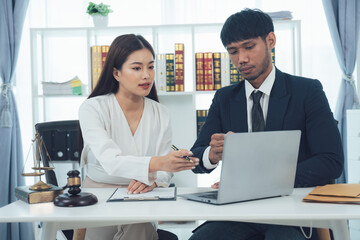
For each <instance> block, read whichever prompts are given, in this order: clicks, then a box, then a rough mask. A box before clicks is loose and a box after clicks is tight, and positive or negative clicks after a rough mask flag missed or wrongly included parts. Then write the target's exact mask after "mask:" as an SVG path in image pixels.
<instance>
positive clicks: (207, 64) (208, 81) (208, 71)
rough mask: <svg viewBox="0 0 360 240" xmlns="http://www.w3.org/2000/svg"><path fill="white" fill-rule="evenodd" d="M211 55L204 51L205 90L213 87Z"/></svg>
mask: <svg viewBox="0 0 360 240" xmlns="http://www.w3.org/2000/svg"><path fill="white" fill-rule="evenodd" d="M212 62H213V57H212V53H204V82H205V89H204V90H205V91H212V90H213V89H214V88H213V70H212Z"/></svg>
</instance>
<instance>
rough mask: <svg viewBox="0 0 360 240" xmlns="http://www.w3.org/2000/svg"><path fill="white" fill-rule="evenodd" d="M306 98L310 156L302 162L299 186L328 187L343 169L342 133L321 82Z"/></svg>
mask: <svg viewBox="0 0 360 240" xmlns="http://www.w3.org/2000/svg"><path fill="white" fill-rule="evenodd" d="M312 83H313V84H310V86H309V88H308V91H307V93H306V94H307V95H306V98H305V105H304V108H305V109H304V111H305V126H306V127H305V131H303V133H302V134H303V136H302V138H305V141H302V142H303V144H306V145H307V146H303V147H304V148H305V149H308V150H309V153H308V154H307V155H308V156H309V157H308V158H307V159H305V160H304V161H301V162H299V164H298V166H297V171H296V178H295V187H309V186H316V185H324V184H327V183H330V182H332V181H333V180H334V179H336V178H338V177H339V176H340V174H341V172H342V170H343V165H344V153H343V149H342V143H341V138H340V133H339V130H338V128H337V124H336V121H335V119H334V117H333V114H332V112H331V110H330V107H329V104H328V101H327V98H326V96H325V93H324V91H323V89H322V85H321V83H320V82H319V81H318V80H315V81H312Z"/></svg>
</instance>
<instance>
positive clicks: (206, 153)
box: [202, 146, 219, 170]
mask: <svg viewBox="0 0 360 240" xmlns="http://www.w3.org/2000/svg"><path fill="white" fill-rule="evenodd" d="M210 148H211V147H210V146H208V147H207V148H206V149H205V151H204V154H203V157H202V161H203V165H204V167H205V168H206V169H208V170H211V169H214V168H216V167H217V165H219V163H216V164H212V163H211V162H210V159H209V153H210Z"/></svg>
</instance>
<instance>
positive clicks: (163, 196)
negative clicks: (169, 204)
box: [107, 187, 177, 202]
mask: <svg viewBox="0 0 360 240" xmlns="http://www.w3.org/2000/svg"><path fill="white" fill-rule="evenodd" d="M176 191H177V189H176V187H168V188H154V189H153V190H152V191H151V192H147V193H139V194H127V188H117V189H115V191H114V192H113V194H111V196H110V197H109V199H108V200H107V202H131V201H134V202H137V201H175V200H176Z"/></svg>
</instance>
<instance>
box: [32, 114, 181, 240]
mask: <svg viewBox="0 0 360 240" xmlns="http://www.w3.org/2000/svg"><path fill="white" fill-rule="evenodd" d="M35 130H36V132H37V133H39V134H40V136H41V137H42V139H43V141H44V143H45V146H46V148H47V151H48V153H49V155H50V158H51V160H52V161H53V162H54V163H56V162H68V163H69V162H70V163H71V162H73V163H79V159H80V154H81V151H82V149H83V139H82V136H81V129H80V125H79V121H78V120H68V121H53V122H43V123H38V124H36V125H35ZM42 151H43V153H42V154H43V155H42V156H44V159H43V164H44V166H45V167H49V166H50V160H49V158H48V156H47V154H46V152H45V149H42ZM69 170H72V169H69ZM64 177H67V175H64ZM45 178H46V182H47V183H50V184H53V185H55V186H58V181H57V178H56V174H55V172H54V170H48V171H46V172H45ZM62 232H63V234H64V235H65V236H66V238H67V239H69V240H71V239H72V238H73V234H74V231H73V230H64V231H62ZM157 232H158V235H159V240H178V237H177V236H176V235H175V234H173V233H171V232H168V231H166V230H162V229H158V230H157Z"/></svg>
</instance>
